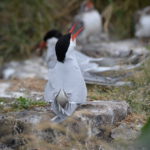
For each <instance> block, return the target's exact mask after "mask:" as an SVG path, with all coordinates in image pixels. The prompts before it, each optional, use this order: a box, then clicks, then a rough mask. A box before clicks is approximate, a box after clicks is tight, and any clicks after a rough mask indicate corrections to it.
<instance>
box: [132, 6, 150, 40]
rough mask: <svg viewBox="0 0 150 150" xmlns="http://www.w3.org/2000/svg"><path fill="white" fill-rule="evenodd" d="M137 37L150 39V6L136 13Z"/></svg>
mask: <svg viewBox="0 0 150 150" xmlns="http://www.w3.org/2000/svg"><path fill="white" fill-rule="evenodd" d="M135 36H136V37H138V38H148V37H150V6H148V7H146V8H144V9H142V10H139V11H137V12H136V14H135Z"/></svg>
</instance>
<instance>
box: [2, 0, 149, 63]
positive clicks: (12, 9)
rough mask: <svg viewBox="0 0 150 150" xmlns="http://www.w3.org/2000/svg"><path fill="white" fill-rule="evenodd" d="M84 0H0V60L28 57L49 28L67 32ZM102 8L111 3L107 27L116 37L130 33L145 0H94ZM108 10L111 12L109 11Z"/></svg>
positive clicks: (130, 34) (144, 4)
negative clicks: (136, 14)
mask: <svg viewBox="0 0 150 150" xmlns="http://www.w3.org/2000/svg"><path fill="white" fill-rule="evenodd" d="M82 1H83V0H70V1H67V0H63V1H59V0H36V1H35V0H26V1H25V0H23V1H18V0H13V1H9V0H5V1H4V0H2V1H0V17H1V24H0V64H2V63H3V62H4V61H6V60H7V61H8V60H10V59H14V58H18V59H22V58H25V57H27V56H28V57H29V56H30V54H31V52H32V51H33V49H34V47H35V45H36V44H37V43H38V42H39V41H40V40H42V38H43V35H44V34H45V32H47V31H48V30H49V29H52V28H57V29H60V30H61V31H62V32H66V31H67V30H68V28H69V27H70V23H71V22H72V20H73V16H74V15H75V14H76V13H77V11H78V10H79V7H80V4H81V3H82ZM93 1H94V3H95V6H96V8H97V9H98V10H99V11H100V12H104V10H105V8H106V7H107V6H109V5H112V8H113V9H112V12H109V11H108V13H107V15H106V16H105V17H106V18H105V19H107V16H112V17H111V19H110V22H109V26H108V27H109V31H110V33H112V34H115V35H116V36H117V37H123V38H124V37H131V36H133V32H134V28H133V26H134V24H133V15H134V13H135V11H137V10H138V9H141V8H143V7H145V6H147V5H150V1H148V0H142V1H141V0H133V1H130V0H124V1H120V0H93ZM109 13H111V14H109Z"/></svg>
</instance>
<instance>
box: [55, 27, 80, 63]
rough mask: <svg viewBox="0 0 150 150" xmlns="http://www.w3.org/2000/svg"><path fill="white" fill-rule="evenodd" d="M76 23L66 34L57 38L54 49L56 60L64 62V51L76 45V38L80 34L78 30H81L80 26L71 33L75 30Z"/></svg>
mask: <svg viewBox="0 0 150 150" xmlns="http://www.w3.org/2000/svg"><path fill="white" fill-rule="evenodd" d="M75 27H76V25H74V26H73V27H72V28H71V30H70V31H69V33H68V34H65V35H63V36H62V37H60V38H59V40H58V41H57V43H56V46H55V51H56V56H57V60H58V61H59V62H62V63H63V62H64V61H65V57H66V53H67V51H69V49H74V48H75V46H76V38H77V36H78V35H79V34H80V32H81V31H82V30H83V28H80V29H79V30H78V31H77V32H76V33H73V31H74V30H75Z"/></svg>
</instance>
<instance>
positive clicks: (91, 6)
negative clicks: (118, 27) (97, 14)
mask: <svg viewBox="0 0 150 150" xmlns="http://www.w3.org/2000/svg"><path fill="white" fill-rule="evenodd" d="M86 6H87V8H93V7H94V4H93V2H92V1H90V0H89V1H88V2H87V4H86Z"/></svg>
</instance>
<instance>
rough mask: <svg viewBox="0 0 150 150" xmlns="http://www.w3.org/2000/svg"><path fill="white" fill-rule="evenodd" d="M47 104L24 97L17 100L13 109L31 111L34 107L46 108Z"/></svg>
mask: <svg viewBox="0 0 150 150" xmlns="http://www.w3.org/2000/svg"><path fill="white" fill-rule="evenodd" d="M46 105H47V103H46V102H45V101H42V100H40V101H35V100H32V99H28V98H24V97H19V98H17V99H16V101H15V104H14V105H13V107H14V108H15V109H19V110H20V109H29V108H32V107H43V106H46Z"/></svg>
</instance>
